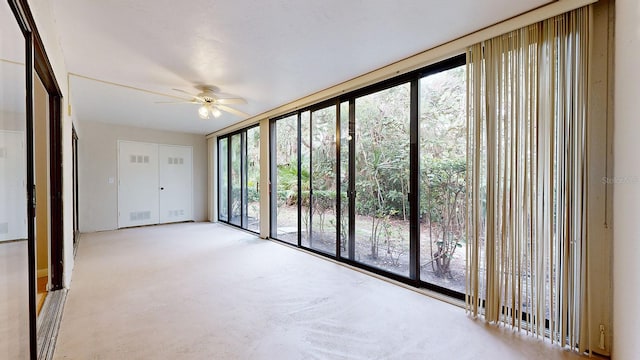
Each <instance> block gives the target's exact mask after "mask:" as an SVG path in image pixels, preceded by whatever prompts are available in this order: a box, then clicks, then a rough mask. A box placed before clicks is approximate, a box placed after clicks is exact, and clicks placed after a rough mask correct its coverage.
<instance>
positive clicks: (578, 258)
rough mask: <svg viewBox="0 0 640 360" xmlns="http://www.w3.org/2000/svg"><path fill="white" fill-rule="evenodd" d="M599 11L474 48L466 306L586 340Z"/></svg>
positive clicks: (568, 340)
mask: <svg viewBox="0 0 640 360" xmlns="http://www.w3.org/2000/svg"><path fill="white" fill-rule="evenodd" d="M589 32H590V10H589V8H582V9H577V10H575V11H572V12H570V13H566V14H564V15H560V16H556V17H554V18H551V19H548V20H545V21H542V22H540V23H536V24H533V25H530V26H528V27H525V28H522V29H519V30H516V31H513V32H510V33H507V34H504V35H502V36H499V37H496V38H493V39H489V40H487V41H484V42H482V43H479V44H476V45H473V46H471V47H470V48H469V49H468V51H467V86H468V89H467V92H468V111H467V116H468V118H467V121H468V124H467V125H468V129H467V151H468V154H467V155H468V157H467V159H468V162H467V176H468V178H467V186H468V190H467V239H468V251H467V284H466V286H467V291H466V293H467V294H466V303H467V310H468V311H469V312H470V313H471V314H472V315H473V316H475V317H478V316H483V317H484V318H485V319H486V320H487V321H489V322H495V323H498V324H500V323H501V324H508V325H510V326H513V327H515V328H518V329H523V330H524V331H527V332H531V333H533V334H534V335H536V336H542V337H548V338H550V339H551V341H552V342H556V343H559V344H560V345H562V346H569V347H572V348H575V349H579V350H580V351H584V350H585V347H586V346H588V341H587V340H588V338H587V337H588V336H589V331H588V325H589V324H588V320H587V316H586V313H587V310H588V304H589V303H588V298H587V296H586V293H587V292H586V291H587V275H588V271H587V266H588V264H587V261H586V255H587V251H588V249H587V246H586V231H585V228H586V226H585V225H586V221H585V219H586V215H585V214H586V206H587V198H586V181H587V179H586V174H587V168H586V166H587V162H586V113H585V112H586V111H585V110H586V107H587V84H588V82H587V79H588V59H589Z"/></svg>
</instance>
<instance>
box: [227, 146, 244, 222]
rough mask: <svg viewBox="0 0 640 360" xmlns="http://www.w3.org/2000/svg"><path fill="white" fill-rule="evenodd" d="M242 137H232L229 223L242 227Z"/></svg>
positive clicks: (230, 149)
mask: <svg viewBox="0 0 640 360" xmlns="http://www.w3.org/2000/svg"><path fill="white" fill-rule="evenodd" d="M241 140H242V139H241V135H240V134H235V135H233V136H231V146H230V148H229V151H230V152H231V163H230V164H229V165H230V166H231V178H230V179H229V181H230V183H231V199H230V202H231V214H230V217H229V222H230V223H232V224H234V225H238V226H241V216H242V141H241Z"/></svg>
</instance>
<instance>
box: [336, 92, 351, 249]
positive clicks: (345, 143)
mask: <svg viewBox="0 0 640 360" xmlns="http://www.w3.org/2000/svg"><path fill="white" fill-rule="evenodd" d="M351 140H352V139H351V135H350V134H349V103H348V102H343V103H341V104H340V211H339V214H340V215H339V216H340V256H342V257H345V258H351V259H353V252H352V254H351V256H349V196H348V194H349V192H348V190H349V143H350V142H351Z"/></svg>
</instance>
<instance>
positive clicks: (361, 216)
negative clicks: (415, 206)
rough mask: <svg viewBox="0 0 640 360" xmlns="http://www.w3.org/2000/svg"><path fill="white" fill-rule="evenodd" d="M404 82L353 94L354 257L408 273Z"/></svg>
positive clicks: (407, 100) (407, 88) (407, 129)
mask: <svg viewBox="0 0 640 360" xmlns="http://www.w3.org/2000/svg"><path fill="white" fill-rule="evenodd" d="M409 104H410V84H409V83H404V84H401V85H397V86H394V87H391V88H389V89H385V90H381V91H378V92H375V93H372V94H369V95H366V96H362V97H359V98H357V99H356V100H355V140H354V141H355V169H354V173H353V174H352V175H353V176H354V177H355V188H354V189H352V190H353V191H355V193H354V195H355V204H354V206H355V215H356V218H355V238H354V241H355V258H354V260H355V261H357V262H360V263H363V264H366V265H369V266H372V267H375V268H380V269H383V270H386V271H389V272H393V273H397V274H400V275H404V276H409V266H410V264H409V238H410V234H409V222H410V216H409V203H408V194H409V168H410V158H409V134H410V117H409V110H410V108H409Z"/></svg>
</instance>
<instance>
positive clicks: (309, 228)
mask: <svg viewBox="0 0 640 360" xmlns="http://www.w3.org/2000/svg"><path fill="white" fill-rule="evenodd" d="M308 211H309V220H308V223H307V238H308V240H309V247H312V244H313V112H312V111H309V210H308Z"/></svg>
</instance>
